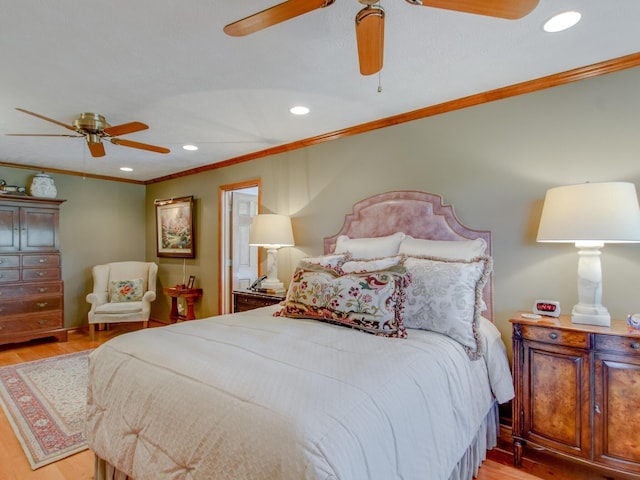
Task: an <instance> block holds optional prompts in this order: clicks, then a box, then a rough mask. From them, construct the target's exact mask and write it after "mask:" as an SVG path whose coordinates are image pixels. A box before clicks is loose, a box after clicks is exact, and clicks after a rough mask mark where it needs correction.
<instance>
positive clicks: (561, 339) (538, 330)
mask: <svg viewBox="0 0 640 480" xmlns="http://www.w3.org/2000/svg"><path fill="white" fill-rule="evenodd" d="M522 337H523V338H525V339H527V340H534V341H536V342H544V343H551V344H554V345H562V346H565V347H576V348H589V346H590V345H589V333H587V332H574V331H571V330H561V329H557V328H552V327H535V326H532V325H522Z"/></svg>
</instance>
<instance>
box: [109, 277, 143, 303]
mask: <svg viewBox="0 0 640 480" xmlns="http://www.w3.org/2000/svg"><path fill="white" fill-rule="evenodd" d="M143 294H144V292H143V291H142V279H141V278H136V279H134V280H117V281H113V282H111V284H110V288H109V297H110V298H111V302H113V303H121V302H139V301H141V300H142V295H143Z"/></svg>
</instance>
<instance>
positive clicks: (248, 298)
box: [233, 290, 285, 312]
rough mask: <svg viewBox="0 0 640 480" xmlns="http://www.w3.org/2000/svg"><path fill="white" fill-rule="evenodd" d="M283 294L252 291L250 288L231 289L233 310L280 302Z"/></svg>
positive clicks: (244, 309) (250, 308)
mask: <svg viewBox="0 0 640 480" xmlns="http://www.w3.org/2000/svg"><path fill="white" fill-rule="evenodd" d="M284 299H285V295H272V294H268V293H260V292H252V291H250V290H234V291H233V311H234V312H246V311H247V310H253V309H254V308H260V307H266V306H268V305H274V304H276V303H280V302H281V301H282V300H284Z"/></svg>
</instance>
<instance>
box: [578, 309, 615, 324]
mask: <svg viewBox="0 0 640 480" xmlns="http://www.w3.org/2000/svg"><path fill="white" fill-rule="evenodd" d="M571 323H580V324H583V325H598V326H600V327H610V326H611V315H609V311H608V310H607V309H606V307H603V306H602V305H589V306H585V305H580V304H578V305H575V306H574V307H573V310H572V311H571Z"/></svg>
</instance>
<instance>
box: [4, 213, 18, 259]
mask: <svg viewBox="0 0 640 480" xmlns="http://www.w3.org/2000/svg"><path fill="white" fill-rule="evenodd" d="M18 212H19V209H18V207H12V206H9V205H0V251H3V252H15V251H18V250H19V249H20V215H19V213H18Z"/></svg>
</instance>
